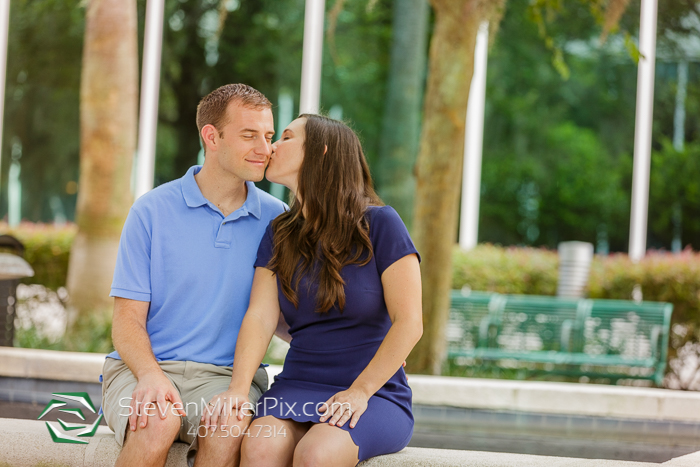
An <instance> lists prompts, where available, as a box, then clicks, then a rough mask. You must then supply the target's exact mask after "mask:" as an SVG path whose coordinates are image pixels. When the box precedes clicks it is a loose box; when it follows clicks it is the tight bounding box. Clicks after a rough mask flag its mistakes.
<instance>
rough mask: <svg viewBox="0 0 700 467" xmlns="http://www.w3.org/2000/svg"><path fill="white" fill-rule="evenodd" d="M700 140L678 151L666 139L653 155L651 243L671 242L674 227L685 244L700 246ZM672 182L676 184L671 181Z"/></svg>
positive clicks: (664, 243)
mask: <svg viewBox="0 0 700 467" xmlns="http://www.w3.org/2000/svg"><path fill="white" fill-rule="evenodd" d="M699 173H700V142H692V143H689V144H686V145H685V148H684V149H683V150H682V151H676V150H675V149H674V148H673V144H672V143H671V141H670V140H669V139H667V138H665V139H663V140H662V141H661V148H660V149H659V150H657V151H654V152H653V154H652V158H651V176H650V190H649V196H650V199H649V213H650V216H649V221H650V222H649V224H650V225H649V227H650V231H651V232H650V237H651V238H650V240H651V243H652V245H653V244H657V245H670V244H671V241H672V237H673V235H674V230H677V231H678V232H679V233H680V237H681V241H682V242H683V244H686V245H687V244H692V245H694V246H697V245H700V177H698V174H699ZM670 181H673V183H669V182H670Z"/></svg>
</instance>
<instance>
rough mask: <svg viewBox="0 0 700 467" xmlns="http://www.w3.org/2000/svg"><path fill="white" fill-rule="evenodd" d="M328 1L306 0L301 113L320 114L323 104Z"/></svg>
mask: <svg viewBox="0 0 700 467" xmlns="http://www.w3.org/2000/svg"><path fill="white" fill-rule="evenodd" d="M325 12H326V0H306V11H305V14H304V49H303V55H302V59H301V96H300V99H299V113H300V114H303V113H318V111H319V108H320V102H321V62H322V58H323V21H324V17H325Z"/></svg>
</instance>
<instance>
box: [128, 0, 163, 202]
mask: <svg viewBox="0 0 700 467" xmlns="http://www.w3.org/2000/svg"><path fill="white" fill-rule="evenodd" d="M163 4H164V0H148V3H147V5H146V31H145V33H144V40H143V64H142V66H141V109H140V112H139V142H138V150H137V157H136V187H135V193H134V197H135V198H138V197H140V196H141V195H143V194H144V193H147V192H148V191H150V190H151V189H152V188H153V175H154V171H155V160H156V154H155V152H156V131H157V128H158V92H159V90H160V62H161V49H162V43H163Z"/></svg>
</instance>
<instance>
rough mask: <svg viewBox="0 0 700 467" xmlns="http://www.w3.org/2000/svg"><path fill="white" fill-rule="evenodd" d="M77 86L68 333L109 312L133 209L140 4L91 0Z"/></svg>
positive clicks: (114, 0)
mask: <svg viewBox="0 0 700 467" xmlns="http://www.w3.org/2000/svg"><path fill="white" fill-rule="evenodd" d="M86 15H87V16H86V25H85V45H84V49H83V65H82V77H81V85H80V86H81V87H80V130H81V135H80V137H81V139H80V179H79V181H80V185H79V187H80V190H79V193H78V203H77V210H76V218H77V223H78V234H77V236H76V238H75V241H74V243H73V247H72V250H71V257H70V262H69V267H68V279H67V282H68V284H67V286H68V291H69V293H70V297H71V306H72V309H73V313H71V317H70V323H69V332H71V331H75V329H76V328H79V327H80V326H81V325H82V324H84V323H85V322H87V321H90V320H91V319H92V318H93V317H94V316H95V313H97V314H102V313H103V312H105V311H106V310H109V308H110V305H111V299H110V298H109V296H108V295H109V290H110V285H111V282H112V274H113V272H114V265H115V262H116V256H117V248H118V245H119V236H120V233H121V229H122V226H123V224H124V220H125V219H126V215H127V214H128V212H129V208H130V206H131V204H132V201H133V199H132V195H131V190H130V180H131V166H132V159H133V156H134V151H135V150H136V131H137V118H138V113H137V107H138V51H137V44H136V41H137V22H136V1H135V0H90V1H89V2H88V4H87V13H86Z"/></svg>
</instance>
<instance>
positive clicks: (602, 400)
mask: <svg viewBox="0 0 700 467" xmlns="http://www.w3.org/2000/svg"><path fill="white" fill-rule="evenodd" d="M408 384H409V385H410V386H411V389H412V390H413V403H414V404H421V405H438V406H450V407H463V408H472V409H489V410H513V411H521V412H537V413H552V414H571V415H588V416H599V417H621V418H632V419H644V420H678V421H689V422H698V421H700V393H697V392H688V391H674V390H671V389H656V388H638V387H625V386H607V385H600V384H577V383H552V382H533V381H508V380H495V379H477V378H452V377H442V376H423V375H409V377H408Z"/></svg>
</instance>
